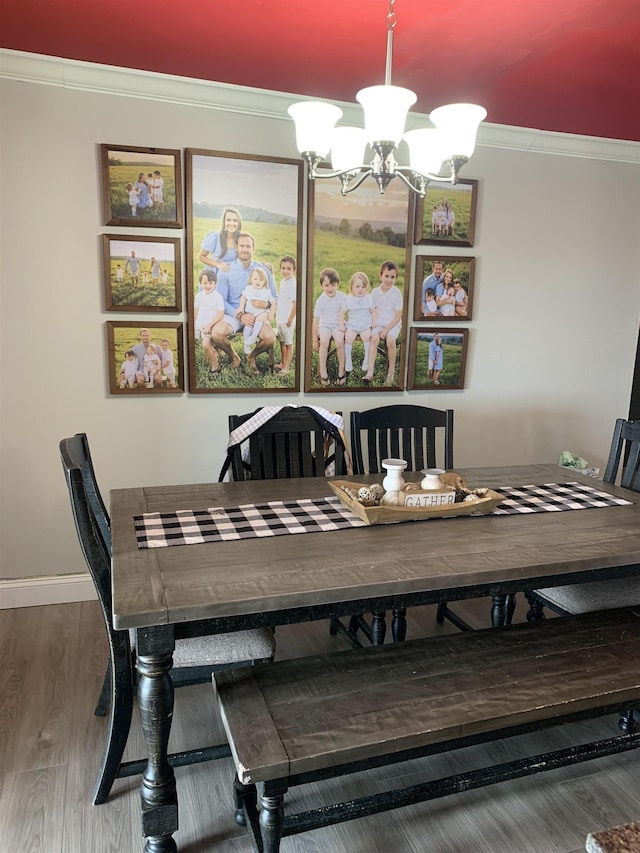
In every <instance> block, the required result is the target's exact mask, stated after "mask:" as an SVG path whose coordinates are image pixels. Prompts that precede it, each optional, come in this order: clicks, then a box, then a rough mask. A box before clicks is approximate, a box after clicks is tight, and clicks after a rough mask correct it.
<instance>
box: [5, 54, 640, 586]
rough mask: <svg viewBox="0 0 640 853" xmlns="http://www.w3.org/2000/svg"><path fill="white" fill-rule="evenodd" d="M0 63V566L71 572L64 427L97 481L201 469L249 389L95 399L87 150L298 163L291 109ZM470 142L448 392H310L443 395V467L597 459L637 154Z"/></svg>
mask: <svg viewBox="0 0 640 853" xmlns="http://www.w3.org/2000/svg"><path fill="white" fill-rule="evenodd" d="M1 58H2V60H3V64H2V67H1V68H0V78H2V79H0V84H1V91H0V97H1V101H0V103H1V104H2V106H1V109H2V121H1V134H2V135H1V137H0V140H1V153H2V166H1V168H2V171H1V174H0V179H1V184H0V190H1V213H0V215H1V217H2V219H1V231H0V233H1V240H2V286H1V292H0V293H1V303H0V323H1V330H0V347H1V356H2V358H1V371H2V373H1V385H0V392H1V395H0V404H1V416H2V423H1V435H0V449H1V453H2V457H1V460H0V463H1V469H0V470H1V480H0V486H1V498H2V504H1V514H0V524H1V530H0V548H1V549H2V550H1V552H0V553H1V562H0V579H2V578H22V577H24V578H28V577H33V576H38V575H55V574H70V573H75V572H79V571H83V569H84V566H83V563H82V558H81V555H80V552H79V549H78V546H77V543H76V541H75V533H74V531H73V528H72V523H71V517H70V513H69V506H68V498H67V494H66V490H65V486H64V481H63V477H62V473H61V469H60V463H59V460H58V452H57V445H58V441H59V439H60V438H61V437H63V436H65V435H69V434H72V433H73V432H76V431H86V432H87V433H88V434H89V437H90V441H91V446H92V451H93V455H94V461H95V465H96V469H97V473H98V476H99V479H100V482H101V485H102V487H103V489H104V490H105V493H107V492H108V490H109V489H110V488H114V487H126V486H134V485H141V484H148V485H152V484H160V483H167V482H189V481H206V480H210V479H215V477H216V475H217V472H218V470H219V468H220V465H221V463H222V460H223V457H224V447H225V440H226V433H227V427H226V424H227V415H228V414H229V413H231V412H243V411H249V410H251V409H252V408H254V407H255V406H256V405H259V404H260V403H261V402H262V401H261V400H260V398H259V397H257V396H254V395H248V396H246V397H243V396H240V395H198V396H191V395H188V394H185V395H184V396H181V397H157V398H154V397H144V399H142V398H137V397H136V398H135V399H127V398H120V397H117V398H112V397H110V396H109V395H108V390H107V381H106V363H105V362H106V354H105V330H104V323H105V321H106V320H107V319H114V315H107V314H105V313H104V311H103V310H102V299H103V297H102V283H101V255H100V242H99V235H100V234H101V233H105V232H111V231H119V229H113V228H107V227H105V226H103V224H102V218H101V217H102V214H101V201H100V182H99V150H98V147H99V144H100V143H103V142H107V143H111V144H125V145H141V146H157V147H166V148H181V149H183V148H186V147H194V148H204V149H211V150H222V151H232V152H233V151H237V152H251V153H257V154H269V155H275V156H283V157H295V156H297V152H296V150H295V144H294V134H293V127H292V124H291V123H290V121H289V119H288V118H287V117H286V109H285V107H286V104H287V103H289V102H290V100H288V99H286V98H284V97H282V96H278V95H276V94H273V95H269V94H267V93H258V94H256V93H251V92H247V91H246V90H235V89H233V87H215V86H208V85H207V84H205V83H202V82H197V83H196V82H195V81H181V80H177V79H175V78H164V77H162V76H160V75H145V74H143V73H140V72H123V71H121V70H115V69H105V68H102V67H100V66H87V65H83V64H81V63H69V62H64V61H62V60H46V59H44V58H42V57H40V58H39V57H30V56H29V55H21V54H18V53H13V52H9V51H7V52H4V54H3V55H2V57H1ZM131 92H136V93H137V94H136V95H135V96H134V95H132V94H130V93H131ZM207 99H210V100H211V101H212V102H214V101H215V102H216V103H217V104H221V103H222V104H223V106H222V107H221V108H217V109H212V108H210V106H209V105H208V104H207ZM225 103H226V104H227V105H228V106H224V104H225ZM247 104H249V106H248V107H247V106H246V105H247ZM481 142H482V144H481V146H480V147H479V148H478V150H477V152H476V154H475V155H474V158H473V160H472V163H471V164H470V166H468V167H467V169H466V171H465V176H466V177H472V178H477V179H478V180H479V182H480V183H479V206H478V215H477V228H476V245H475V246H474V247H473V249H471V250H468V254H473V255H474V256H475V257H476V258H477V265H476V285H475V297H474V319H473V321H471V322H470V323H469V326H470V328H471V329H472V333H471V340H470V352H469V360H468V368H467V387H466V388H465V389H464V390H463V391H448V392H438V393H436V392H431V393H429V392H412V393H404V394H392V395H389V394H387V395H385V394H382V393H378V394H376V393H371V394H369V393H367V394H346V395H345V394H335V395H330V396H327V395H310V396H309V397H308V398H307V401H309V400H312V401H313V402H315V403H318V404H320V405H326V406H327V407H328V408H340V409H341V410H342V411H344V412H349V411H350V410H352V409H355V408H358V407H360V408H363V407H370V406H374V405H377V404H383V403H387V402H390V401H393V402H400V401H401V400H403V399H404V400H405V401H407V402H413V403H422V404H425V405H433V406H435V407H440V408H444V407H452V408H454V409H455V412H456V441H455V455H456V465H457V466H469V465H494V464H500V463H505V464H512V463H527V462H546V461H550V460H551V461H553V460H555V459H556V458H557V457H558V454H559V452H560V451H561V450H563V449H571V450H574V451H576V452H578V453H580V454H581V455H583V456H585V457H586V458H587V459H589V461H590V462H592V463H594V464H596V465H602V464H603V461H604V459H605V458H606V454H607V449H608V444H609V440H610V435H611V430H612V425H613V420H614V418H616V417H620V416H625V415H626V414H627V411H628V405H629V394H630V388H631V379H632V372H633V363H634V356H635V348H636V339H637V335H638V322H639V316H640V288H639V287H638V278H637V274H638V268H639V261H640V249H639V248H638V246H639V241H638V232H639V230H640V229H639V226H640V168H639V167H638V162H639V160H640V154H639V150H640V146H636V145H634V144H630V143H616V142H605V141H603V140H585V139H580V138H576V137H565V138H563V137H561V136H556V135H549V134H547V135H544V134H536V133H535V132H527V131H517V130H515V129H502V130H501V129H500V128H491V127H489V128H487V129H485V130H484V131H483V134H482V135H481ZM527 149H530V150H527ZM582 155H586V156H582ZM123 233H126V230H123ZM139 233H145V232H142V231H140V232H139ZM149 233H154V232H153V231H150V232H149ZM155 233H158V232H155ZM182 233H183V232H179V231H176V232H172V231H169V230H166V231H163V234H164V235H167V236H168V235H172V234H175V235H178V236H179V235H180V234H182ZM423 251H425V252H427V253H432V250H431V249H427V248H424V249H423ZM183 254H184V253H183ZM119 316H120V318H121V319H132V320H137V319H140V320H141V324H142V323H143V322H144V319H145V315H144V314H141V315H140V317H138V316H137V315H126V316H124V315H119ZM146 319H147V320H148V319H149V317H148V316H147V317H146ZM152 319H153V318H152ZM172 319H173V318H172ZM182 319H183V320H186V316H184V315H183V317H182ZM304 401H305V398H304V395H303V394H302V393H301V394H300V395H298V396H296V395H290V394H289V395H285V394H283V395H282V397H275V396H272V395H270V396H269V402H270V403H276V404H277V403H287V402H298V403H301V402H304ZM150 431H152V432H154V433H155V439H154V441H153V442H151V443H149V441H148V440H147V437H148V435H149V433H150ZM132 441H133V443H134V444H135V443H136V442H137V447H136V448H135V449H134V450H131V449H130V446H131V444H132ZM1 594H2V590H1V589H0V595H1Z"/></svg>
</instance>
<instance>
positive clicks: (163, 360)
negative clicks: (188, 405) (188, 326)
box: [107, 320, 184, 397]
mask: <svg viewBox="0 0 640 853" xmlns="http://www.w3.org/2000/svg"><path fill="white" fill-rule="evenodd" d="M107 352H108V359H107V361H108V366H109V390H110V391H111V393H112V394H124V395H127V396H133V397H136V396H139V397H146V396H147V395H149V394H182V392H183V391H184V357H183V349H182V323H169V322H167V323H164V322H163V323H161V322H156V323H147V324H146V326H145V325H143V324H142V323H139V322H137V321H128V320H127V321H122V322H120V323H117V322H113V321H111V320H109V321H108V322H107Z"/></svg>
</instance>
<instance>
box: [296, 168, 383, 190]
mask: <svg viewBox="0 0 640 853" xmlns="http://www.w3.org/2000/svg"><path fill="white" fill-rule="evenodd" d="M363 171H364V172H365V173H366V174H365V177H367V175H370V174H371V166H370V165H369V164H368V163H363V164H362V165H361V166H351V168H349V169H341V170H340V171H339V172H322V173H320V172H317V171H316V167H315V166H309V177H310V178H312V179H314V180H315V179H316V178H318V179H319V180H324V179H325V178H341V177H342V176H343V175H348V174H349V173H350V172H353V173H354V174H358V173H359V172H363ZM363 180H364V178H363ZM361 183H362V181H359V183H358V186H360V184H361Z"/></svg>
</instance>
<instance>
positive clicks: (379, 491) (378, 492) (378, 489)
mask: <svg viewBox="0 0 640 853" xmlns="http://www.w3.org/2000/svg"><path fill="white" fill-rule="evenodd" d="M369 491H370V492H371V496H372V497H373V499H374V500H376V501H379V500H380V499H381V498H382V496H383V495H384V489H383V488H382V486H381V485H380V483H374V484H373V485H372V486H369Z"/></svg>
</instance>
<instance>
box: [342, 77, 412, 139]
mask: <svg viewBox="0 0 640 853" xmlns="http://www.w3.org/2000/svg"><path fill="white" fill-rule="evenodd" d="M356 100H357V101H358V102H359V103H360V104H362V108H363V110H364V129H365V131H366V134H367V142H368V143H369V144H371V143H373V142H393V144H394V145H395V146H398V145H399V144H400V140H401V139H402V134H403V133H404V126H405V123H406V121H407V113H408V112H409V107H411V106H413V104H415V102H416V100H417V98H416V95H415V93H414V92H412V91H411V89H403V88H401V87H400V86H369V87H368V88H367V89H360V91H359V92H358V94H357V95H356Z"/></svg>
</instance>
